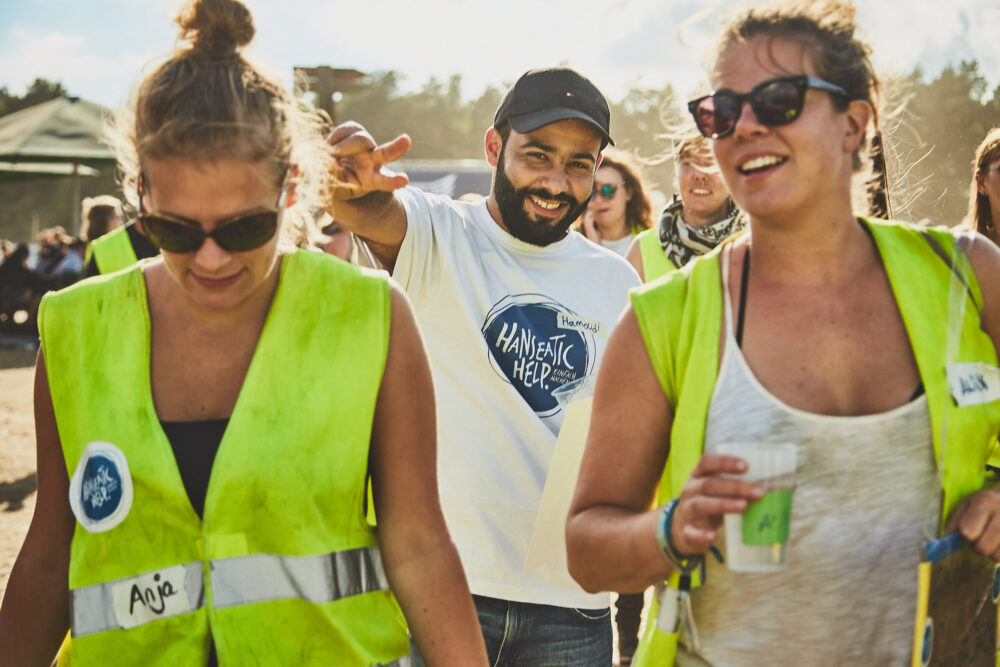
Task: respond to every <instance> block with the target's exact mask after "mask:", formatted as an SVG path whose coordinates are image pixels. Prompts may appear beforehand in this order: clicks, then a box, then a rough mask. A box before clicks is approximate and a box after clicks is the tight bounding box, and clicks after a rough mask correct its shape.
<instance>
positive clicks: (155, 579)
mask: <svg viewBox="0 0 1000 667" xmlns="http://www.w3.org/2000/svg"><path fill="white" fill-rule="evenodd" d="M184 577H185V570H184V566H183V565H175V566H174V567H168V568H166V569H165V570H156V571H154V572H147V573H145V574H140V575H139V576H137V577H131V578H129V579H123V580H122V581H119V582H118V583H117V584H114V585H113V586H112V587H111V599H112V602H113V603H114V606H115V616H116V617H117V618H118V623H119V624H120V625H121V627H123V628H125V629H126V630H127V629H129V628H134V627H135V626H137V625H142V624H143V623H149V622H150V621H155V620H156V619H158V618H167V617H168V616H177V615H178V614H184V613H186V612H188V611H191V605H190V604H189V601H188V594H187V587H186V585H185V579H184Z"/></svg>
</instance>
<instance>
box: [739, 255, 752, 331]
mask: <svg viewBox="0 0 1000 667" xmlns="http://www.w3.org/2000/svg"><path fill="white" fill-rule="evenodd" d="M749 278H750V246H747V251H746V253H745V254H744V255H743V273H742V274H741V275H740V307H739V310H738V311H737V314H736V346H737V347H738V348H740V349H743V320H744V318H745V317H746V312H747V282H749Z"/></svg>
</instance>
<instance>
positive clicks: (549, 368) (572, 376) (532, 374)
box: [482, 294, 600, 417]
mask: <svg viewBox="0 0 1000 667" xmlns="http://www.w3.org/2000/svg"><path fill="white" fill-rule="evenodd" d="M599 328H600V325H599V324H598V323H595V322H593V321H591V320H588V319H586V318H583V317H580V316H578V315H576V314H575V313H573V312H571V311H570V310H568V309H567V308H566V307H564V306H563V305H561V304H559V303H557V302H555V301H553V300H552V299H549V298H548V297H545V296H543V295H540V294H517V295H512V296H507V297H504V298H503V299H501V300H500V301H499V302H498V303H497V304H496V305H494V306H493V308H491V309H490V312H489V313H488V314H487V315H486V321H485V322H484V323H483V328H482V332H483V337H484V338H485V339H486V345H487V347H488V348H489V351H490V362H491V364H492V366H493V369H494V370H495V371H496V372H497V373H498V374H499V375H500V376H501V377H502V378H504V379H505V380H506V381H507V382H509V383H510V384H511V385H513V386H514V388H515V389H517V391H518V393H519V394H520V395H521V397H522V398H523V399H524V400H525V402H527V403H528V405H530V406H531V408H532V409H533V410H534V411H535V412H536V413H537V414H538V415H539V416H541V417H547V416H549V415H552V414H555V413H556V412H557V411H558V409H559V403H558V401H557V400H556V398H555V397H554V396H553V395H552V391H553V390H554V389H558V388H559V387H561V386H563V385H564V384H566V383H568V382H572V381H574V380H577V379H579V378H582V377H585V376H586V375H587V374H589V373H590V371H591V370H592V368H591V366H592V365H593V360H594V356H595V349H596V344H595V342H594V334H595V333H597V332H598V329H599Z"/></svg>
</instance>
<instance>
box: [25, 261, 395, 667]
mask: <svg viewBox="0 0 1000 667" xmlns="http://www.w3.org/2000/svg"><path fill="white" fill-rule="evenodd" d="M280 271H281V276H280V282H279V285H278V288H277V291H276V293H275V296H274V301H273V303H272V305H271V309H270V312H269V314H268V317H267V321H266V323H265V325H264V328H263V331H262V332H261V336H260V340H259V342H258V344H257V348H256V350H255V352H254V358H253V361H252V362H251V364H250V367H249V370H248V371H247V375H246V379H245V381H244V384H243V387H242V389H241V391H240V395H239V398H238V400H237V403H236V406H235V408H234V410H233V414H232V416H231V418H230V420H229V424H228V427H227V428H226V431H225V434H224V436H223V438H222V442H221V443H220V446H219V450H218V454H217V456H216V458H215V463H214V465H213V468H212V472H211V478H210V483H209V486H208V492H207V495H206V498H205V508H204V515H203V518H202V519H199V517H198V516H197V514H196V513H195V512H194V510H193V509H192V507H191V504H190V501H189V500H188V496H187V494H186V492H185V489H184V486H183V484H182V482H181V477H180V475H179V473H178V469H177V464H176V461H175V459H174V456H173V452H172V450H171V446H170V443H169V442H168V441H167V438H166V436H165V434H164V432H163V430H162V428H161V426H160V422H159V419H158V418H157V415H156V411H155V407H154V405H153V401H152V393H151V387H150V378H149V367H150V320H149V314H148V309H147V305H146V289H145V281H144V279H143V276H142V268H141V266H138V265H137V266H136V267H134V268H133V269H132V270H131V271H125V272H121V273H116V274H113V275H110V276H104V277H100V278H94V279H91V280H88V281H84V282H82V283H78V284H77V285H74V286H73V287H70V288H68V289H66V290H63V291H61V292H58V293H54V294H50V295H48V296H46V297H45V299H44V300H43V302H42V305H41V307H40V310H39V330H40V332H41V340H42V348H43V351H44V355H45V360H46V368H47V369H48V375H49V386H50V391H51V394H52V401H53V406H54V408H55V414H56V421H57V424H58V428H59V437H60V439H61V441H62V446H63V453H64V456H65V461H66V466H67V470H68V472H69V475H70V478H71V484H70V486H71V489H70V504H71V506H72V507H73V511H74V515H75V516H76V517H77V523H76V528H75V533H74V536H73V541H72V548H71V559H70V567H69V586H70V597H71V600H72V618H71V621H72V635H73V637H72V642H71V644H70V660H71V662H72V663H73V664H80V665H86V664H115V665H126V664H136V665H140V664H141V665H198V664H200V665H204V664H205V663H206V660H207V659H208V654H209V651H210V648H211V645H213V644H214V649H215V651H216V653H217V655H218V660H219V664H220V665H223V666H225V665H245V664H274V665H281V664H288V665H291V664H296V665H307V664H308V665H313V664H315V665H319V664H331V665H332V664H335V665H372V664H392V663H393V662H394V661H396V660H397V659H399V658H401V657H402V656H404V655H406V654H408V653H409V644H408V639H407V629H406V624H405V620H404V619H403V616H402V612H401V611H400V609H399V606H398V604H397V602H396V600H395V597H394V596H393V594H392V592H391V591H390V590H389V586H388V583H387V581H386V577H385V573H384V571H383V568H382V564H381V556H380V552H379V549H378V539H377V535H376V533H375V530H374V528H373V527H372V526H370V525H368V523H367V522H366V520H365V490H366V482H367V470H368V450H369V442H370V440H371V428H372V420H373V416H374V410H375V404H376V399H377V395H378V390H379V385H380V383H381V379H382V374H383V371H384V367H385V361H386V355H387V352H388V340H389V326H390V323H389V316H390V292H389V285H388V282H387V280H386V278H385V277H384V276H382V275H376V274H375V273H374V272H368V271H365V270H362V269H359V268H357V267H354V266H351V265H349V264H346V263H344V262H339V261H336V260H335V259H333V258H331V257H329V256H326V255H323V254H319V253H311V252H304V251H297V252H294V253H291V254H288V255H285V256H284V258H283V259H282V262H281V266H280ZM81 330H82V331H86V332H87V335H85V336H81V335H80V334H79V332H80V331H81Z"/></svg>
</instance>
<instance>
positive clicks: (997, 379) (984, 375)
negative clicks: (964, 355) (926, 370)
mask: <svg viewBox="0 0 1000 667" xmlns="http://www.w3.org/2000/svg"><path fill="white" fill-rule="evenodd" d="M947 372H948V387H949V388H950V389H951V395H952V397H953V398H954V399H955V403H957V404H958V407H960V408H964V407H965V406H967V405H979V404H980V403H989V402H991V401H995V400H997V399H1000V368H997V367H996V366H991V365H990V364H984V363H982V362H976V363H967V364H948V368H947Z"/></svg>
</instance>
